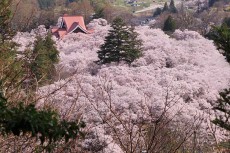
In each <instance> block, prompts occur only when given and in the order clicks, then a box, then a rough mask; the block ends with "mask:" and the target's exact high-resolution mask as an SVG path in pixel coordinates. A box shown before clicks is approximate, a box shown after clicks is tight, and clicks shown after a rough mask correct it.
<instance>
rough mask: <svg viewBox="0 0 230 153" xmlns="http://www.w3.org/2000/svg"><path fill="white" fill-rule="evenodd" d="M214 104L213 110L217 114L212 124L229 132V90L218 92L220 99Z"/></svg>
mask: <svg viewBox="0 0 230 153" xmlns="http://www.w3.org/2000/svg"><path fill="white" fill-rule="evenodd" d="M216 103H217V106H215V107H214V108H213V109H214V110H215V111H217V112H219V113H218V115H217V118H216V119H215V120H213V121H212V122H213V123H214V124H216V125H218V126H220V127H222V128H224V129H225V130H228V131H230V121H229V119H230V89H225V90H224V91H223V92H220V98H219V99H218V100H217V102H216Z"/></svg>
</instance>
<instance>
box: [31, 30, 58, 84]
mask: <svg viewBox="0 0 230 153" xmlns="http://www.w3.org/2000/svg"><path fill="white" fill-rule="evenodd" d="M58 57H59V52H58V50H57V48H56V47H55V42H54V41H53V40H52V38H51V35H50V34H49V35H48V36H46V37H45V38H44V39H43V38H42V37H37V40H36V41H35V44H34V49H33V51H32V59H33V61H32V63H31V71H32V73H33V74H34V75H35V78H36V81H38V82H39V83H40V85H43V84H46V83H51V82H52V81H53V79H54V77H55V74H56V70H55V66H54V64H56V63H57V62H58V59H59V58H58Z"/></svg>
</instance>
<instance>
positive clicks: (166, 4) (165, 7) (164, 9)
mask: <svg viewBox="0 0 230 153" xmlns="http://www.w3.org/2000/svg"><path fill="white" fill-rule="evenodd" d="M168 10H169V6H168V3H167V2H165V4H164V7H163V9H162V12H165V11H168Z"/></svg>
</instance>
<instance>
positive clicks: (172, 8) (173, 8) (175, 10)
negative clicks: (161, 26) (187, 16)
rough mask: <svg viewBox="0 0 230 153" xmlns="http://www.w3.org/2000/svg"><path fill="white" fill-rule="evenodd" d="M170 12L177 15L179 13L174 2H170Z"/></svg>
mask: <svg viewBox="0 0 230 153" xmlns="http://www.w3.org/2000/svg"><path fill="white" fill-rule="evenodd" d="M169 10H170V12H172V13H177V12H178V11H177V8H176V6H175V3H174V0H171V2H170V4H169Z"/></svg>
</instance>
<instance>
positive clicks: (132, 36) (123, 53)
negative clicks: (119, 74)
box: [96, 18, 142, 64]
mask: <svg viewBox="0 0 230 153" xmlns="http://www.w3.org/2000/svg"><path fill="white" fill-rule="evenodd" d="M137 36H138V34H137V33H136V32H134V30H133V28H129V27H128V26H126V24H125V23H124V21H123V20H122V19H121V18H115V20H114V21H113V23H112V30H110V31H109V34H108V36H107V37H106V38H105V43H104V44H103V45H101V47H100V50H99V51H98V52H97V53H98V58H99V60H98V61H96V63H97V64H105V63H111V62H118V63H119V62H121V61H125V62H126V63H128V64H131V63H132V62H133V61H134V60H135V59H137V58H138V57H140V56H141V46H142V42H141V40H139V39H138V38H137Z"/></svg>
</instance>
